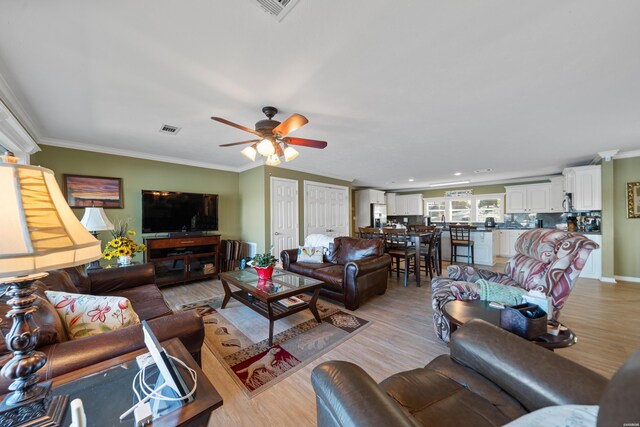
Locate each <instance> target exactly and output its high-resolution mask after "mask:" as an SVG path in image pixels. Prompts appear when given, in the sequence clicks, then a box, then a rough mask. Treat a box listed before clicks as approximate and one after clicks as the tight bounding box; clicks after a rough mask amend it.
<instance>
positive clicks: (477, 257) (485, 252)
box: [441, 227, 500, 266]
mask: <svg viewBox="0 0 640 427" xmlns="http://www.w3.org/2000/svg"><path fill="white" fill-rule="evenodd" d="M498 239H499V237H498V233H496V232H494V229H493V228H483V227H478V228H476V229H475V230H473V231H471V240H473V242H474V245H473V246H474V261H475V264H479V265H488V266H493V265H495V264H496V256H498V254H499V248H500V241H499V240H498ZM441 240H442V243H441V245H442V259H443V260H445V261H451V235H450V233H449V229H448V228H446V229H445V230H443V231H442V237H441ZM466 255H467V248H466V247H463V246H458V261H457V263H458V264H464V263H466V260H467V258H466ZM469 262H471V260H470V259H469Z"/></svg>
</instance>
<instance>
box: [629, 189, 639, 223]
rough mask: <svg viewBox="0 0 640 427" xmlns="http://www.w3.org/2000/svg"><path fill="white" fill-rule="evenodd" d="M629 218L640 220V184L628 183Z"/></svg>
mask: <svg viewBox="0 0 640 427" xmlns="http://www.w3.org/2000/svg"><path fill="white" fill-rule="evenodd" d="M627 209H628V210H627V218H640V182H628V183H627Z"/></svg>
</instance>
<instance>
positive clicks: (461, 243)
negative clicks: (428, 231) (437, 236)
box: [449, 225, 475, 264]
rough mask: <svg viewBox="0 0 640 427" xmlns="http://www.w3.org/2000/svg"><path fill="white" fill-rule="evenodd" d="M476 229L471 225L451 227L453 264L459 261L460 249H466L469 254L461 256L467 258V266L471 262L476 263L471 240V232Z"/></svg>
mask: <svg viewBox="0 0 640 427" xmlns="http://www.w3.org/2000/svg"><path fill="white" fill-rule="evenodd" d="M474 229H475V227H473V226H471V225H449V233H450V235H451V262H457V261H458V248H459V247H466V248H467V254H466V255H460V256H463V257H466V258H467V264H469V261H471V264H473V263H474V256H473V255H474V254H473V240H471V230H474Z"/></svg>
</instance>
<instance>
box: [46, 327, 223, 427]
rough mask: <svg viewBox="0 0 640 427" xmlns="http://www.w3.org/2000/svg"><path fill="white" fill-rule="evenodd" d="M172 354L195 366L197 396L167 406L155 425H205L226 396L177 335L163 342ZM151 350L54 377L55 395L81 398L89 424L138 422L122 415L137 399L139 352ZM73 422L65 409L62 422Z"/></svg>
mask: <svg viewBox="0 0 640 427" xmlns="http://www.w3.org/2000/svg"><path fill="white" fill-rule="evenodd" d="M162 346H163V347H164V349H165V350H166V351H167V353H168V354H170V355H172V356H174V357H177V358H179V359H180V360H182V361H183V362H185V363H186V364H187V366H189V367H190V368H191V369H194V370H195V371H196V374H197V381H198V388H197V389H196V392H195V400H193V401H192V402H189V403H187V404H184V405H182V406H178V407H176V408H175V409H173V408H170V409H168V410H165V413H164V414H162V415H161V416H160V417H159V418H158V419H156V420H154V422H153V425H154V426H203V425H206V424H207V421H208V420H209V416H210V415H211V412H212V411H213V410H214V409H216V408H218V407H220V406H222V397H221V396H220V394H219V393H218V391H217V390H216V389H215V388H214V387H213V385H212V384H211V383H210V382H209V380H208V379H207V377H206V376H205V374H204V372H202V370H201V369H200V367H199V366H198V364H197V363H196V362H195V360H193V357H191V355H190V354H189V352H188V351H187V349H186V348H185V347H184V345H182V343H181V342H180V340H179V339H177V338H173V339H171V340H169V341H165V342H163V343H162ZM146 352H147V348H146V347H145V348H144V349H141V350H138V351H135V352H132V353H128V354H125V355H122V356H118V357H115V358H113V359H111V360H106V361H104V362H101V363H98V364H96V365H93V366H88V367H85V368H82V369H79V370H77V371H75V372H70V373H68V374H64V375H61V376H59V377H56V378H54V379H53V395H59V394H66V395H68V396H69V402H71V401H72V400H73V399H76V398H80V399H82V402H83V404H84V410H85V414H86V416H87V425H98V424H100V425H114V426H134V425H135V421H134V419H133V416H129V417H128V418H126V419H125V420H124V421H122V422H120V421H119V416H120V414H122V413H123V412H125V411H126V410H127V409H128V408H130V407H131V406H132V405H133V404H134V403H135V396H134V395H133V391H132V389H131V384H132V382H133V378H134V376H135V374H136V373H137V372H138V370H139V368H138V365H137V362H136V356H138V355H140V354H144V353H146ZM179 369H180V372H181V373H182V374H183V377H184V379H185V382H186V384H187V387H189V388H191V387H192V386H193V383H192V381H191V377H190V376H189V375H188V374H185V373H186V370H184V369H183V368H181V367H180V368H179ZM70 423H71V412H70V411H69V408H67V410H66V411H65V414H64V418H63V420H62V424H61V425H64V426H66V425H69V424H70Z"/></svg>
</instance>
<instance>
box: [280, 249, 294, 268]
mask: <svg viewBox="0 0 640 427" xmlns="http://www.w3.org/2000/svg"><path fill="white" fill-rule="evenodd" d="M280 259H281V260H282V268H284V269H285V270H288V269H289V265H290V264H293V263H294V262H297V261H298V250H297V249H285V250H284V251H282V252H280Z"/></svg>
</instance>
